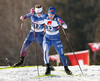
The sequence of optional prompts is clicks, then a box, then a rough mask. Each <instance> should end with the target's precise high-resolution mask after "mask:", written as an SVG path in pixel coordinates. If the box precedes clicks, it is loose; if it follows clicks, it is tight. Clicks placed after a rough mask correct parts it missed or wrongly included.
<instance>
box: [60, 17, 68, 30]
mask: <svg viewBox="0 0 100 81" xmlns="http://www.w3.org/2000/svg"><path fill="white" fill-rule="evenodd" d="M58 21H59V23H60V24H62V27H63V28H64V29H67V25H66V24H65V22H64V21H63V20H62V19H61V18H60V17H58Z"/></svg>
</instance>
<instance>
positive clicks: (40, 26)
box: [13, 5, 54, 70]
mask: <svg viewBox="0 0 100 81" xmlns="http://www.w3.org/2000/svg"><path fill="white" fill-rule="evenodd" d="M42 12H43V7H42V6H41V5H36V6H35V12H34V10H33V8H32V9H31V10H30V13H28V14H26V15H24V16H21V17H20V19H21V20H22V21H23V20H24V19H27V18H31V30H30V32H29V34H28V36H27V38H26V39H25V41H24V44H23V46H22V49H21V52H20V60H19V62H18V63H15V64H14V65H13V67H18V66H21V65H23V63H24V58H25V55H26V51H27V48H28V47H29V45H30V44H31V43H32V42H33V41H35V37H36V41H37V42H38V44H39V45H40V47H41V50H42V52H43V37H44V26H45V24H44V22H42V21H44V17H45V16H46V14H44V13H42ZM35 20H36V21H40V22H34V21H35ZM34 26H35V29H34ZM34 31H35V37H34ZM51 70H54V68H53V67H52V66H51Z"/></svg>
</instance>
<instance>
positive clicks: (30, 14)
mask: <svg viewBox="0 0 100 81" xmlns="http://www.w3.org/2000/svg"><path fill="white" fill-rule="evenodd" d="M31 17H32V13H28V14H26V15H24V19H27V18H31Z"/></svg>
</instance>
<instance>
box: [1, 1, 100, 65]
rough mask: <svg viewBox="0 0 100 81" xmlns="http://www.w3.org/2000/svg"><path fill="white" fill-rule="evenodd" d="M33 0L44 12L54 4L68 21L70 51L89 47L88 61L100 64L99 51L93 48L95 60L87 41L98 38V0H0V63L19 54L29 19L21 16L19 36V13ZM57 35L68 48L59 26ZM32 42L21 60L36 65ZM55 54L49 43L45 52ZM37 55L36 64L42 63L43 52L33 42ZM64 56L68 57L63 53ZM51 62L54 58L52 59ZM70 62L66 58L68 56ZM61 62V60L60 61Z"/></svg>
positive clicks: (23, 11) (94, 40)
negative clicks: (23, 59) (22, 19)
mask: <svg viewBox="0 0 100 81" xmlns="http://www.w3.org/2000/svg"><path fill="white" fill-rule="evenodd" d="M36 4H41V5H43V9H44V10H43V12H44V13H48V8H49V7H50V6H54V7H55V8H56V14H57V15H59V16H60V17H61V18H62V20H63V21H65V23H66V24H67V25H68V29H67V30H65V31H66V33H67V35H68V38H69V40H70V42H71V45H72V48H73V50H74V51H82V50H87V49H88V50H89V51H90V52H89V56H90V64H91V65H92V64H95V65H99V64H100V51H97V52H96V60H95V62H94V61H93V58H94V54H95V53H94V52H92V51H91V48H90V47H89V45H88V43H94V42H96V43H99V42H100V0H0V66H2V65H6V62H5V58H8V59H9V61H10V63H11V65H12V64H14V63H16V62H17V61H18V60H19V57H20V50H21V47H22V44H23V42H24V40H25V38H26V37H27V35H28V33H29V30H30V28H31V20H30V19H26V20H24V22H23V23H24V25H23V30H22V37H21V38H19V32H20V27H21V20H20V19H19V18H20V16H21V15H25V14H27V13H29V12H30V9H31V8H32V7H34V6H35V5H36ZM60 38H61V41H62V43H63V46H64V51H65V53H67V52H71V49H70V47H69V45H68V42H67V41H66V39H65V36H64V34H63V31H62V30H61V29H60ZM35 48H36V47H35V43H34V42H33V43H32V44H31V45H30V46H29V48H28V49H27V53H26V57H25V64H26V65H36V63H37V62H36V55H35V51H36V50H35ZM54 54H57V52H56V51H55V49H54V47H53V46H51V48H50V52H49V55H54ZM37 55H38V63H39V65H43V64H44V61H43V54H42V52H41V51H40V46H39V45H38V43H37ZM66 58H67V59H68V57H66ZM51 63H52V65H55V62H52V61H51ZM68 63H69V65H70V61H69V59H68ZM60 65H62V63H61V64H60Z"/></svg>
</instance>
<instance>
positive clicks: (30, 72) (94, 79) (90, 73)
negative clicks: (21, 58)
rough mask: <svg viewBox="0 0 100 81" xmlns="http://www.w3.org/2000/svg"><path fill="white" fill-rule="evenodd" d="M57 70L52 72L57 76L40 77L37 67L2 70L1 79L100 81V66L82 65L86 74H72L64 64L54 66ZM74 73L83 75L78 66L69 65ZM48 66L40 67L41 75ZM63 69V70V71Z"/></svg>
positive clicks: (11, 80) (7, 80)
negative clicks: (65, 69) (65, 68)
mask: <svg viewBox="0 0 100 81" xmlns="http://www.w3.org/2000/svg"><path fill="white" fill-rule="evenodd" d="M54 68H55V69H56V71H52V72H51V74H54V75H57V76H45V77H39V78H36V77H37V76H38V73H37V67H27V68H14V69H3V70H0V81H100V66H81V68H82V71H83V73H84V75H85V76H81V77H80V76H70V75H62V74H66V73H65V72H63V71H64V67H63V66H59V67H57V66H54ZM69 69H70V70H71V71H72V72H73V74H76V75H81V71H80V69H79V67H78V66H69ZM45 70H46V67H42V66H41V67H39V75H44V73H45ZM61 70H63V71H61Z"/></svg>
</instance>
